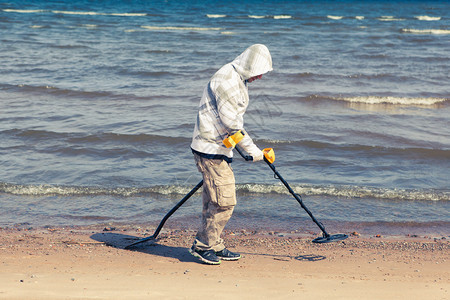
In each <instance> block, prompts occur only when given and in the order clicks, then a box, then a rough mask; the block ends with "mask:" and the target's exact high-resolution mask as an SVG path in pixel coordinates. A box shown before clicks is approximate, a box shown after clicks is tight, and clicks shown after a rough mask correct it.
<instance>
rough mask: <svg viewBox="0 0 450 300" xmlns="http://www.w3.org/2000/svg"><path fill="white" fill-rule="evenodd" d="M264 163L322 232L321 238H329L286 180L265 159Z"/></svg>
mask: <svg viewBox="0 0 450 300" xmlns="http://www.w3.org/2000/svg"><path fill="white" fill-rule="evenodd" d="M264 161H265V162H266V163H267V164H268V165H269V167H270V168H271V169H272V171H273V172H274V173H275V178H278V179H280V181H281V182H282V183H283V184H284V186H285V187H286V188H287V189H288V191H289V193H291V194H292V196H294V198H295V200H297V202H298V203H300V206H301V207H302V208H303V209H304V210H305V211H306V212H307V213H308V215H309V216H310V217H311V219H312V220H313V222H314V223H316V224H317V226H319V228H320V230H322V232H323V236H324V237H329V236H330V235H329V234H328V232H327V231H326V230H325V227H324V226H323V225H322V223H320V222H319V221H317V219H316V218H315V217H314V215H313V214H312V212H311V211H310V210H309V209H308V208H307V207H306V206H305V204H303V200H302V197H301V196H300V195H299V194H296V193H295V192H294V190H293V189H292V188H291V187H290V185H289V184H288V183H287V181H286V180H284V178H283V177H282V176H281V175H280V173H278V171H277V170H276V169H275V166H274V165H273V164H271V163H270V162H268V161H267V160H266V158H264Z"/></svg>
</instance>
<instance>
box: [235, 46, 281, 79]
mask: <svg viewBox="0 0 450 300" xmlns="http://www.w3.org/2000/svg"><path fill="white" fill-rule="evenodd" d="M231 64H232V65H233V66H234V68H235V69H236V71H237V72H238V73H239V75H241V77H242V78H243V80H247V79H249V78H251V77H254V76H258V75H262V74H265V73H267V72H269V71H272V70H273V69H272V56H271V55H270V52H269V49H267V47H266V46H264V45H262V44H255V45H252V46H250V47H248V48H247V49H246V50H245V51H244V52H242V54H241V55H239V56H238V57H236V58H235V59H234V60H233V61H232V62H231Z"/></svg>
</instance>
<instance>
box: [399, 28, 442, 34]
mask: <svg viewBox="0 0 450 300" xmlns="http://www.w3.org/2000/svg"><path fill="white" fill-rule="evenodd" d="M401 32H404V33H414V34H450V30H448V29H409V28H403V29H402V30H401Z"/></svg>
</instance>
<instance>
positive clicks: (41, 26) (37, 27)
mask: <svg viewBox="0 0 450 300" xmlns="http://www.w3.org/2000/svg"><path fill="white" fill-rule="evenodd" d="M43 27H44V26H43V25H31V26H30V28H33V29H39V28H43Z"/></svg>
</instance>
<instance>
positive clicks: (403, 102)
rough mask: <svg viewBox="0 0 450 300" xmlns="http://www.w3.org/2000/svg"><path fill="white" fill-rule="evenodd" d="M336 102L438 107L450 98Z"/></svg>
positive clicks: (376, 98)
mask: <svg viewBox="0 0 450 300" xmlns="http://www.w3.org/2000/svg"><path fill="white" fill-rule="evenodd" d="M331 99H332V100H336V101H346V102H351V103H363V104H393V105H414V106H417V105H423V106H429V105H436V104H442V103H444V102H446V101H449V100H450V99H448V98H433V97H430V98H409V97H393V96H387V97H381V96H359V97H358V96H357V97H336V98H331Z"/></svg>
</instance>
